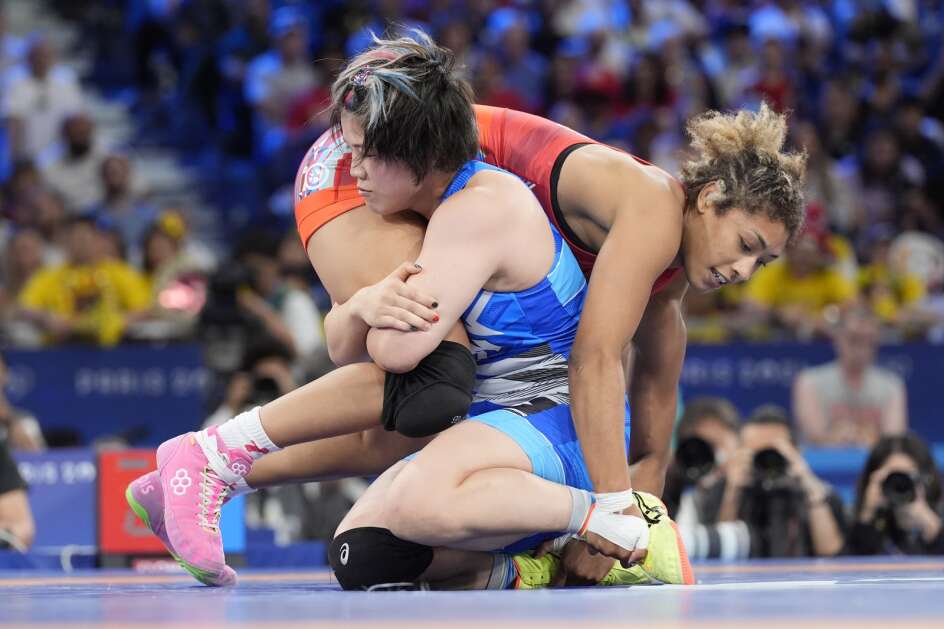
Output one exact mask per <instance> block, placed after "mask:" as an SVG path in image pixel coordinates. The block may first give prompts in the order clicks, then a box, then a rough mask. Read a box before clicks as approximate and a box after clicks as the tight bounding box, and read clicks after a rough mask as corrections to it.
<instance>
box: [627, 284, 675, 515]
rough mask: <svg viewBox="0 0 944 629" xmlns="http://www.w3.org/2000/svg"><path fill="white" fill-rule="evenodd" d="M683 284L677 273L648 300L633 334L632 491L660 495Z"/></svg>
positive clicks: (671, 412)
mask: <svg viewBox="0 0 944 629" xmlns="http://www.w3.org/2000/svg"><path fill="white" fill-rule="evenodd" d="M687 289H688V280H686V279H685V275H684V274H682V273H679V274H678V276H677V277H676V278H675V279H674V280H673V281H672V283H671V284H670V285H669V286H667V287H666V288H665V289H664V290H663V291H662V292H660V293H659V294H658V295H655V296H653V297H652V299H651V300H650V301H649V305H648V306H647V307H646V311H645V313H644V314H643V317H642V320H641V321H640V322H639V327H638V328H637V330H636V336H635V345H636V357H635V361H634V363H633V372H632V377H631V380H630V388H629V391H630V393H629V399H630V403H631V404H632V431H631V437H630V441H629V462H630V463H631V464H633V467H632V478H633V487H634V488H635V489H637V490H640V491H646V492H649V493H652V494H655V495H656V496H659V495H661V494H662V486H663V484H664V482H665V470H666V466H667V465H668V462H669V442H670V440H671V437H672V430H673V427H674V425H675V414H676V410H677V406H676V405H677V403H678V400H677V396H678V382H679V376H680V375H681V373H682V361H683V360H684V359H685V346H686V340H687V339H686V332H685V321H684V320H683V319H682V310H681V308H682V298H683V297H684V295H685V291H686V290H687Z"/></svg>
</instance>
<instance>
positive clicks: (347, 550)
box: [338, 544, 351, 566]
mask: <svg viewBox="0 0 944 629" xmlns="http://www.w3.org/2000/svg"><path fill="white" fill-rule="evenodd" d="M350 554H351V547H350V546H348V545H347V544H341V552H340V553H339V555H338V559H340V560H341V565H342V566H346V565H347V558H348V556H349V555H350Z"/></svg>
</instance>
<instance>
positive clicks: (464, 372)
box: [383, 341, 476, 437]
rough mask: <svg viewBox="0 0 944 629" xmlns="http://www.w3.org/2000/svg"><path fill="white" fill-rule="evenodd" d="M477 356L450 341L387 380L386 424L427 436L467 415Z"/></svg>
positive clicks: (387, 376)
mask: <svg viewBox="0 0 944 629" xmlns="http://www.w3.org/2000/svg"><path fill="white" fill-rule="evenodd" d="M475 369H476V365H475V360H474V359H473V357H472V353H471V352H470V351H469V350H468V348H466V347H464V346H462V345H460V344H458V343H453V342H450V341H443V342H442V343H441V344H440V345H439V347H437V348H436V349H435V350H433V351H432V352H431V353H430V354H429V356H427V357H426V358H424V359H423V360H422V361H421V362H420V363H419V365H417V366H416V368H415V369H413V370H411V371H409V372H407V373H396V374H394V373H388V374H387V375H386V378H385V380H384V404H383V425H384V427H385V428H386V429H387V430H396V431H397V432H399V433H400V434H402V435H405V436H407V437H428V436H430V435H434V434H436V433H438V432H440V431H442V430H445V429H446V428H448V427H449V426H451V425H452V424H454V423H456V422H457V421H459V420H461V419H462V418H464V417H465V416H466V415H467V414H468V412H469V407H470V405H471V404H472V392H473V390H474V389H475Z"/></svg>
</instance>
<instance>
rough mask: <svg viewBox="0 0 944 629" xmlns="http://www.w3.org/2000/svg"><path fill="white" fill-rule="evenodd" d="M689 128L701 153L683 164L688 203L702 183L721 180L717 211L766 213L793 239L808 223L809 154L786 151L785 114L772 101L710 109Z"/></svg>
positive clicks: (683, 180)
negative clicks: (748, 107)
mask: <svg viewBox="0 0 944 629" xmlns="http://www.w3.org/2000/svg"><path fill="white" fill-rule="evenodd" d="M687 131H688V134H689V136H691V144H692V148H694V149H695V150H696V151H697V152H698V154H699V155H698V157H697V158H696V159H693V160H690V161H688V162H686V163H684V164H683V165H682V177H681V178H682V183H683V184H684V186H685V196H686V208H688V207H692V206H693V205H694V203H695V199H696V198H697V197H698V194H699V193H700V192H701V190H702V188H704V187H705V186H706V185H708V184H710V183H712V182H718V187H719V192H718V193H717V194H716V195H714V196H713V198H712V201H713V204H714V208H715V211H716V212H718V213H719V214H723V213H724V212H726V211H728V210H730V209H731V208H735V207H736V208H740V209H742V210H744V211H745V212H747V213H749V214H760V213H764V214H766V215H767V216H768V217H769V218H770V219H771V220H774V221H777V222H780V223H783V225H784V227H786V229H787V233H788V234H789V236H790V239H791V240H793V239H794V238H795V237H796V235H797V234H798V233H799V231H800V228H801V227H802V226H803V218H804V208H805V203H804V200H803V178H804V175H805V173H806V154H805V153H795V152H785V151H783V144H784V141H785V139H786V136H787V121H786V116H784V115H782V114H778V113H776V112H775V111H773V110H772V109H770V107H768V106H767V103H763V104H761V107H760V110H759V111H758V112H756V113H755V112H751V111H743V110H742V111H739V112H737V113H734V114H722V113H720V112H717V111H709V112H706V113H704V114H701V115H699V116H697V117H695V118H693V119H692V120H691V121H690V122H689V123H688V126H687Z"/></svg>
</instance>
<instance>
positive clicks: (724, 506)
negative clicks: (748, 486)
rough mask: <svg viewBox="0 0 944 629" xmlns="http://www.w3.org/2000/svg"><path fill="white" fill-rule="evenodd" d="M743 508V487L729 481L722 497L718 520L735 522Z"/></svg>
mask: <svg viewBox="0 0 944 629" xmlns="http://www.w3.org/2000/svg"><path fill="white" fill-rule="evenodd" d="M740 509H741V488H740V487H739V486H737V485H734V484H733V483H728V484H727V485H725V488H724V495H723V496H722V498H721V508H720V509H719V510H718V522H734V521H735V520H737V519H738V511H740Z"/></svg>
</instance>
